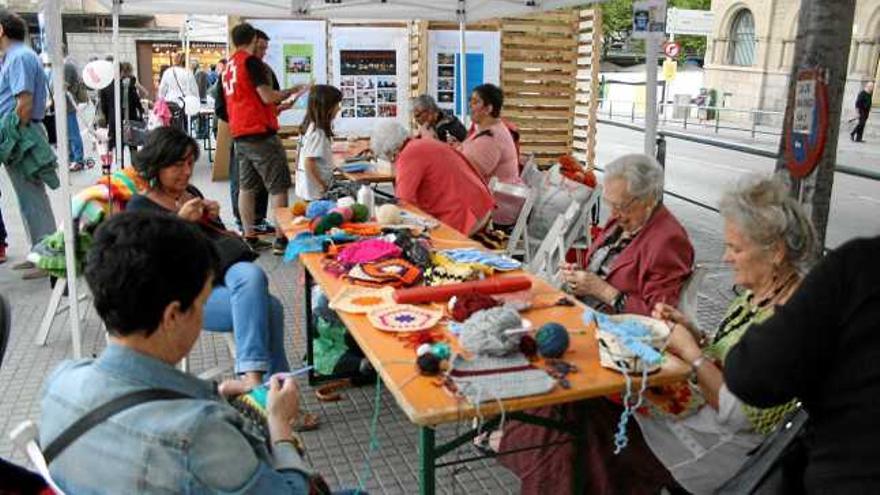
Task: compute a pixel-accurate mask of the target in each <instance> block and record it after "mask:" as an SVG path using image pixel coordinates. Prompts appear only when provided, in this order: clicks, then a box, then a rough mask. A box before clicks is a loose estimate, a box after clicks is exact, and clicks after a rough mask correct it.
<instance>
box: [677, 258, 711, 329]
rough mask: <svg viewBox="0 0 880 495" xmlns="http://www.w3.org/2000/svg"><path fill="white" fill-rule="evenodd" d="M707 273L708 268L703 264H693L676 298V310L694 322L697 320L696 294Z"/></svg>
mask: <svg viewBox="0 0 880 495" xmlns="http://www.w3.org/2000/svg"><path fill="white" fill-rule="evenodd" d="M707 273H709V270H708V269H707V268H706V267H705V266H702V265H700V264H696V265H694V270H693V271H692V272H691V276H690V277H688V279H687V281H685V283H684V285H683V286H682V288H681V295H680V296H679V298H678V310H679V311H681V312H682V313H683V314H684V315H685V316H687V317H688V318H689V319H690V320H691V321H692V322H695V323H696V321H697V307H698V306H699V304H698V302H697V299H698V294H699V292H700V287H701V286H702V285H703V279H705V278H706V274H707Z"/></svg>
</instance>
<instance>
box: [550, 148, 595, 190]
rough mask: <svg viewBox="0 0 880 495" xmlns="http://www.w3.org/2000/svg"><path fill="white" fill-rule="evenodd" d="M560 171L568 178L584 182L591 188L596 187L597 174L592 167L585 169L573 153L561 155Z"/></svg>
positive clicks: (580, 182)
mask: <svg viewBox="0 0 880 495" xmlns="http://www.w3.org/2000/svg"><path fill="white" fill-rule="evenodd" d="M559 171H560V172H561V173H562V175H564V176H565V178H567V179H570V180H573V181H575V182H577V183H579V184H584V185H585V186H587V187H589V188H595V187H596V174H594V173H593V171H592V170H591V169H584V167H582V166H581V164H580V163H579V162H578V161H577V159H575V158H574V157H573V156H571V155H562V156H560V157H559Z"/></svg>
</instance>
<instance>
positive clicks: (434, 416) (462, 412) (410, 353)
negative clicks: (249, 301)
mask: <svg viewBox="0 0 880 495" xmlns="http://www.w3.org/2000/svg"><path fill="white" fill-rule="evenodd" d="M407 209H410V208H407ZM412 210H413V211H414V212H415V213H418V214H422V213H420V212H418V210H416V209H412ZM277 218H278V221H279V223H280V225H281V226H282V228H283V229H284V232H285V234H287V235H288V236H289V237H291V236H293V235H294V234H295V231H294V229H293V228H292V214H291V213H290V211H289V210H288V209H283V210H279V211H278V217H277ZM431 237H432V241H433V242H434V243H435V247H437V248H438V249H446V248H456V247H480V244H478V243H476V242H474V241H472V240H470V239H468V238H467V237H465V236H464V235H462V234H461V233H459V232H457V231H456V230H454V229H452V228H451V227H449V226H447V225H444V224H441V225H440V227H438V228H436V229H434V230H433V231H431ZM322 258H323V255H322V254H317V253H315V254H305V255H302V256H301V257H300V261H301V262H302V264H303V266H304V267H305V269H306V284H305V290H306V294H309V292H310V291H309V287H310V286H311V283H312V282H313V283H317V284H318V285H320V286H321V289H322V290H323V291H324V292H325V293H326V295H327V297H328V298H329V299H332V298H333V297H334V296H335V295H336V294H337V293H338V292H339V291H340V290H341V289H342V288H343V287H344V286H345V285H346V282H344V281H343V280H341V279H339V278H336V277H335V276H333V275H331V274H330V273H327V272H326V271H325V270H324V269H323V266H322ZM509 275H526V276H528V277H530V278H531V279H532V289H531V290H532V297H533V301H535V302H539V301H540V302H548V303H549V302H551V301H556V300H558V299H559V298H560V297H561V296H563V295H564V294H563V293H562V292H561V291H560V290H559V289H556V288H554V287H552V286H551V285H549V284H548V283H546V282H545V281H543V280H542V279H540V278H538V277H535V276H532V275H531V274H529V273H526V272H522V271H518V272H513V273H511V274H509ZM509 275H500V276H509ZM306 301H308V297H307V298H306ZM308 306H309V304H308V303H307V308H306V310H307V313H306V314H307V317H308V318H307V331H306V339H307V340H308V344H307V345H308V348H309V355H310V356H311V339H312V337H313V336H314V330H313V328H312V327H313V322H312V321H311V317H310V311H311V308H310V307H308ZM584 308H585V306H584V305H583V304H581V303H580V302H577V303H576V305H575V306H554V307H549V308H544V309H535V310H531V311H525V312H524V314H523V316H524V317H525V318H527V319H529V320H530V321H531V322H532V323H533V325H534V327H535V328H537V327H539V326H540V325H542V324H544V323H547V322H558V323H561V324H562V325H564V326H565V327H566V328H567V329H569V332H570V338H571V339H570V340H571V344H570V347H569V350H568V352H566V354H565V356H564V358H565V360H566V361H568V362H570V363H572V364H574V365H575V366H577V369H578V371H577V372H576V373H573V374H570V375H568V377H567V378H568V380H569V382H570V384H571V387H570V388H568V389H564V388H562V387H556V388H555V389H554V390H553V391H552V392H550V393H547V394H543V395H535V396H531V397H525V398H519V399H511V400H505V401H502V402H501V404H499V403H498V402H497V401H492V402H486V403H483V404H481V405H480V407H479V411H478V409H477V408H475V407H474V406H473V405H472V404H470V403H469V402H467V401H465V400H464V399H458V398H456V397H454V396H452V395H451V394H449V393H446V392H445V391H444V389H442V388H440V387H438V386H437V385H436V384H435V379H434V378H432V377H423V376H418V377H416V378H414V374H415V373H416V368H415V357H416V356H415V351H414V350H413V349H412V348H408V347H406V346H405V343H404V342H403V341H401V340H400V339H398V338H397V337H396V336H395V334H391V333H387V332H382V331H380V330H377V329H376V328H374V327H373V326H372V325H371V324H370V322H369V321H368V320H367V317H366V316H365V315H355V314H349V313H344V312H339V317H340V319H341V320H342V322H343V323H344V324H345V325H346V327H347V328H348V331H349V332H350V333H351V335H352V337H353V338H354V339H355V341H357V343H358V345H359V346H360V348H361V350H362V351H363V352H364V354H365V355H366V356H367V358H368V359H369V360H370V363H371V364H372V365H373V368H375V370H376V372H377V373H378V374H379V376H380V377H381V379H382V382H383V383H384V384H385V386H386V387H387V388H388V390H389V391H390V392H391V394H392V395H393V396H394V398H395V400H396V401H397V404H398V405H399V406H400V408H401V409H403V411H404V413H405V414H406V416H407V418H409V420H410V421H411V422H412V423H414V424H416V425H418V426H419V456H420V470H419V474H420V492H421V493H423V494H433V493H434V480H435V477H434V474H435V469H436V467H438V465H437V459H438V458H440V457H442V456H443V455H446V454H448V453H450V452H452V451H453V450H455V449H456V448H458V447H460V446H463V445H465V444H466V443H468V442H469V441H471V440H472V439H473V438H475V437H476V436H477V434H478V432H477V431H476V430H472V431H469V432H467V433H465V434H464V435H462V436H460V437H458V438H456V439H454V440H451V441H449V442H447V443H446V444H444V445H439V446H438V445H436V443H435V438H434V427H435V426H437V425H440V424H444V423H454V422H459V421H462V420H464V419H470V418H475V417H477V416H480V417H489V416H492V415H497V414H500V413H501V412H502V408H501V406H503V411H504V413H505V415H506V417H507V418H515V419H517V420H520V421H525V422H529V423H532V424H539V425H541V426H544V427H551V428H556V429H561V430H563V431H567V432H569V433H572V430H573V429H574V432H573V433H574V435H573V436H574V438H575V442H578V439H579V438H581V435H580V428H578V426H577V425H564V424H561V423H558V422H556V421H553V420H549V419H547V418H539V417H536V416H531V415H529V414H527V413H526V411H528V410H530V409H535V408H539V407H544V406H551V405H556V404H565V403H568V402H574V401H578V400H582V399H589V398H595V397H602V396H606V395H611V394H615V393H619V392H622V391H623V390H624V389H625V386H626V382H625V378H624V377H623V375H621V374H620V373H617V372H614V371H611V370H608V369H605V368H603V367H601V366H600V364H599V349H598V344H597V341H596V338H595V334H594V333H593V331H592V330H590V329H587V326H586V325H585V324H584V323H583V321H582V319H581V315H582V313H583V310H584ZM449 341H450V344H451V345H452V347H453V350H456V349H458V345H457V343H456V339H455V337H453V336H451V335H450V339H449ZM409 363H412V364H409ZM310 364H311V363H310ZM688 372H689V367H688V366H687V365H686V364H685V363H684V362H682V361H681V360H679V359H677V358H674V357H668V358H667V359H666V360H665V361H664V364H663V367H662V369H661V370H660V371H658V372H657V373H654V374H652V375H650V376H649V378H648V381H649V384H650V385H664V384H669V383H674V382H679V381H682V380H683V379H685V377H686V376H687V374H688ZM633 381H634V382H635V383H636V384H638V383H640V379H639V378H634V379H633ZM478 413H479V414H478ZM612 433H613V432H609V435H610V434H612ZM578 443H580V442H578ZM576 450H578V451H580V450H581V449H576ZM500 455H503V454H500ZM579 458H580V455H577V456H576V462H577V461H578V459H579ZM473 460H476V458H474V459H473ZM441 465H442V464H441ZM574 472H575V473H576V479H575V484H576V486H578V487H580V486H583V485H582V482H583V480H582V478H581V476H580V475H582V469H575V471H574ZM575 493H580V491H576V492H575Z"/></svg>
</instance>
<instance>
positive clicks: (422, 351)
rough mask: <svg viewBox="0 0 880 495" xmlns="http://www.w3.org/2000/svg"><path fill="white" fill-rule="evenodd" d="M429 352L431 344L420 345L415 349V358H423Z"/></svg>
mask: <svg viewBox="0 0 880 495" xmlns="http://www.w3.org/2000/svg"><path fill="white" fill-rule="evenodd" d="M429 352H431V344H422V345H420V346H419V347H418V348H417V349H416V355H417V356H424V355H425V354H427V353H429Z"/></svg>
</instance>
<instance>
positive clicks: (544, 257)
mask: <svg viewBox="0 0 880 495" xmlns="http://www.w3.org/2000/svg"><path fill="white" fill-rule="evenodd" d="M579 210H580V204H578V203H577V202H573V203H571V204H570V205H569V206H568V209H566V210H565V213H564V214H563V215H561V216H559V217H557V218H556V220H554V221H553V225H551V226H550V230H549V231H548V232H547V236H546V237H544V240H543V241H541V244H540V246H538V250H537V251H535V254H534V256H532V261H531V263H529V265H528V269H529V271H530V272H532V273H534V274H535V275H537V276H539V277H541V278H543V279H544V280H546V281H547V282H549V283H550V284H551V285H553V286H554V287H559V286H561V285H562V278H561V276H560V274H559V273H560V270H559V265H560V264H561V263H562V261H564V260H565V253H566V252H567V251H568V248H567V247H566V246H565V230H566V227H567V226H568V225H571V223H572V222H574V220H575V218H577V215H578V211H579Z"/></svg>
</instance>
